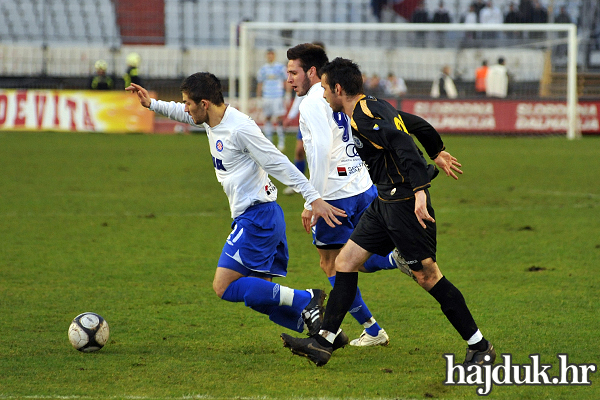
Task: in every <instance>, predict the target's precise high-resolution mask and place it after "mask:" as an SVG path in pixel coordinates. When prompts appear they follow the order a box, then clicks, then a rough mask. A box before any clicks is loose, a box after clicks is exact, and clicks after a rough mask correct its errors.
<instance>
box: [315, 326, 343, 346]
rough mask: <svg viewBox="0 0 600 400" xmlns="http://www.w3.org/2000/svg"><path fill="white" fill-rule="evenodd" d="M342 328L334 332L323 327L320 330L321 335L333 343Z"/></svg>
mask: <svg viewBox="0 0 600 400" xmlns="http://www.w3.org/2000/svg"><path fill="white" fill-rule="evenodd" d="M341 331H342V330H341V329H338V331H337V333H333V332H329V331H324V330H323V329H321V330H320V331H319V335H321V336H323V337H324V338H325V340H327V341H328V342H329V343H331V344H333V341H334V340H335V337H336V336H337V335H338V334H339V333H340V332H341Z"/></svg>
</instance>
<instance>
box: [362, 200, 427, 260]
mask: <svg viewBox="0 0 600 400" xmlns="http://www.w3.org/2000/svg"><path fill="white" fill-rule="evenodd" d="M425 192H426V193H427V210H428V211H429V215H431V216H432V217H433V218H434V219H435V213H434V210H433V207H431V198H430V196H429V192H428V191H427V190H426V191H425ZM425 225H426V226H427V229H423V227H422V226H421V224H419V221H418V220H417V216H416V215H415V199H414V197H413V198H412V199H409V200H404V201H385V200H382V199H381V198H379V197H378V198H376V199H375V200H374V201H373V203H371V205H370V206H369V208H368V209H367V211H365V213H364V214H363V216H362V217H361V219H360V221H359V222H358V225H357V226H356V229H355V230H354V232H353V233H352V235H351V236H350V239H351V240H352V241H353V242H355V243H356V244H358V245H359V246H360V247H362V248H363V249H365V250H367V251H369V252H371V253H375V254H379V255H381V256H387V255H388V254H389V253H390V251H392V250H393V249H394V247H397V248H398V250H399V251H400V253H401V254H402V256H403V257H404V259H405V260H406V261H407V263H408V265H409V267H410V268H411V269H414V270H420V269H421V268H422V266H421V261H422V260H425V259H427V258H430V257H431V258H433V260H434V261H435V259H436V258H435V252H436V245H437V241H436V225H435V223H433V222H429V221H425Z"/></svg>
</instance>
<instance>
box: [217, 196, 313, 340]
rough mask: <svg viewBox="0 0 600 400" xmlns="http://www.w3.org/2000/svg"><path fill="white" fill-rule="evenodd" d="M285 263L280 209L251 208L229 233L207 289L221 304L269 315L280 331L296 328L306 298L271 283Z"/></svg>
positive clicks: (308, 294)
mask: <svg viewBox="0 0 600 400" xmlns="http://www.w3.org/2000/svg"><path fill="white" fill-rule="evenodd" d="M287 260H288V252H287V241H286V238H285V222H284V220H283V212H282V211H281V208H280V207H279V206H278V205H277V204H276V203H266V204H261V205H259V206H254V207H251V208H250V209H248V210H247V211H246V212H245V213H244V214H242V216H240V217H238V218H236V220H235V221H234V230H233V231H232V232H231V234H230V235H229V237H228V239H227V241H226V243H225V246H224V247H223V251H222V253H221V257H220V258H219V262H218V266H217V271H216V273H215V278H214V281H213V288H214V290H215V292H216V293H217V295H218V296H219V297H220V298H222V299H223V300H226V301H231V302H244V304H245V305H246V306H247V307H250V308H253V309H255V310H257V311H260V312H263V313H269V316H270V317H271V314H273V317H272V319H273V320H274V322H277V323H279V324H280V325H283V326H286V327H296V326H298V321H299V318H300V317H301V314H302V311H303V310H304V308H305V307H306V306H307V305H308V304H309V303H310V301H311V298H312V293H311V292H310V291H306V290H295V289H291V288H289V287H286V286H282V285H279V284H276V283H273V282H271V279H272V278H273V277H277V276H279V277H283V276H285V275H286V273H287V271H286V269H287ZM278 307H285V309H284V310H277V308H278ZM291 329H293V328H291ZM295 330H298V329H297V328H296V329H295Z"/></svg>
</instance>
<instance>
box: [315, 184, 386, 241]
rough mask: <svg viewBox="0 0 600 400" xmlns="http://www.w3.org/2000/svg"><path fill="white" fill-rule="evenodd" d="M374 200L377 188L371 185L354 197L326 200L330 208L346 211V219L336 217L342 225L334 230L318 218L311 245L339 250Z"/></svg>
mask: <svg viewBox="0 0 600 400" xmlns="http://www.w3.org/2000/svg"><path fill="white" fill-rule="evenodd" d="M375 198H377V188H376V187H375V185H373V186H371V187H370V188H369V189H367V191H365V192H363V193H361V194H357V195H356V196H352V197H347V198H345V199H338V200H327V202H328V203H329V204H331V205H332V206H335V207H337V208H341V209H342V210H344V211H346V215H347V216H348V217H347V218H342V217H337V219H338V220H340V222H341V223H342V224H341V225H336V226H335V228H332V227H330V226H329V225H327V223H326V222H325V221H324V220H323V218H319V220H318V221H317V224H316V225H315V226H314V227H313V228H312V234H313V244H314V245H316V246H317V248H341V247H342V246H343V245H344V244H346V242H347V241H348V239H349V238H350V235H351V234H352V232H353V231H354V228H355V227H356V225H357V224H358V220H360V217H361V216H362V215H363V213H364V212H365V210H366V209H367V208H368V207H369V205H370V204H371V203H372V202H373V200H374V199H375Z"/></svg>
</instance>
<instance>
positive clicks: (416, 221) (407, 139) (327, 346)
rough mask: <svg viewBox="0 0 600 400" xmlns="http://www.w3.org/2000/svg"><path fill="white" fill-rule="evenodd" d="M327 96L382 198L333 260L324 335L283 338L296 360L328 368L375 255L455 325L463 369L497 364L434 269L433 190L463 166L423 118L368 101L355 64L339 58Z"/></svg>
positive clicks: (326, 83)
mask: <svg viewBox="0 0 600 400" xmlns="http://www.w3.org/2000/svg"><path fill="white" fill-rule="evenodd" d="M321 74H322V79H321V84H322V86H323V87H324V89H325V92H324V97H325V99H326V100H327V101H328V102H329V105H330V106H331V108H332V109H333V111H336V112H344V113H346V114H347V115H348V117H350V118H351V126H352V134H353V137H354V144H355V146H356V151H357V152H358V155H359V156H360V157H361V158H362V160H363V161H364V162H365V164H366V165H367V168H368V169H369V174H370V176H371V179H372V180H373V183H375V184H376V185H377V191H378V197H377V198H376V199H375V200H374V201H373V203H371V205H370V206H369V208H368V209H367V211H366V212H365V213H364V214H363V216H362V218H361V219H360V221H359V223H358V225H357V227H356V229H355V230H354V232H353V233H352V235H351V236H350V240H348V243H347V244H346V246H344V247H343V248H342V250H341V252H340V254H339V255H338V256H337V258H336V261H335V268H336V280H335V286H334V288H333V290H332V291H331V294H330V299H329V302H328V303H327V307H326V309H325V317H324V320H323V324H322V327H321V330H320V332H319V334H318V335H313V336H311V337H309V338H306V339H300V338H295V337H292V336H290V335H287V334H282V335H281V338H282V340H283V342H284V345H285V346H286V347H289V348H290V349H291V350H292V352H293V353H294V354H298V355H301V356H304V357H307V358H309V359H310V360H311V361H313V362H314V363H315V364H317V365H318V366H321V365H325V364H326V363H327V362H328V361H329V359H330V357H331V353H332V352H333V346H332V343H333V341H334V339H335V336H336V333H337V332H338V329H339V327H340V325H341V323H342V320H343V319H344V316H345V315H346V313H347V312H348V309H349V307H350V305H351V303H352V301H353V299H354V296H355V294H356V287H357V282H358V268H359V266H360V265H361V264H362V263H363V262H364V261H365V260H367V258H369V256H370V255H371V254H373V253H375V254H380V255H385V254H388V253H389V252H390V251H391V250H392V249H393V248H394V247H397V248H398V250H400V253H401V254H402V256H404V258H405V260H406V262H407V263H408V265H409V267H410V268H411V270H412V272H413V274H414V275H415V277H416V278H417V282H418V283H419V285H421V287H422V288H423V289H425V290H426V291H427V292H428V293H429V294H430V295H431V296H433V298H435V299H436V300H437V301H438V302H439V303H440V306H441V309H442V312H443V313H444V314H445V315H446V317H447V318H448V320H449V321H450V323H451V324H452V326H454V328H455V329H456V330H457V331H458V333H459V334H460V335H461V336H462V338H463V339H464V340H465V341H467V344H468V347H467V354H466V357H465V361H464V363H465V364H492V363H493V362H494V360H495V358H496V351H495V349H494V347H493V346H492V344H491V343H490V342H489V341H487V340H486V339H485V338H484V337H483V335H482V334H481V332H480V331H479V329H478V328H477V324H476V323H475V321H474V319H473V317H472V316H471V312H470V311H469V308H468V307H467V304H466V302H465V299H464V297H463V295H462V294H461V292H460V291H459V290H458V289H457V288H456V287H455V286H454V285H453V284H452V283H450V281H448V279H446V278H445V277H444V276H443V275H442V273H441V271H440V269H439V267H438V265H437V262H436V224H435V219H434V217H435V214H434V210H433V208H432V207H431V199H430V195H429V191H428V188H429V187H430V186H431V180H432V179H433V178H434V177H435V176H436V175H437V172H438V171H439V170H438V169H437V167H439V168H440V169H441V170H443V171H444V172H445V173H446V175H447V176H451V177H453V178H454V179H458V177H457V176H456V174H455V172H458V173H459V174H462V171H461V170H460V169H459V167H461V164H460V163H458V161H457V159H456V158H454V157H453V156H452V155H450V154H449V153H448V152H446V151H445V148H444V144H443V142H442V139H441V138H440V135H439V134H438V133H437V131H436V130H435V128H433V127H432V126H431V125H430V124H429V123H428V122H426V121H425V120H424V119H422V118H420V117H418V116H416V115H412V114H408V113H405V112H402V111H398V110H396V109H395V108H394V107H392V106H391V105H390V104H389V103H387V102H385V101H382V100H379V99H376V98H374V97H370V96H365V95H364V94H363V84H362V75H361V72H360V69H359V68H358V66H357V65H356V64H354V63H353V62H352V61H350V60H346V59H342V58H336V59H335V60H333V61H332V62H330V63H328V64H327V65H325V66H324V67H323V68H322V70H321ZM410 134H414V135H415V136H416V137H417V139H419V141H420V142H421V144H422V145H423V147H424V148H425V151H426V152H427V155H428V156H429V157H430V158H431V159H432V160H433V161H434V162H435V164H436V165H437V167H435V166H433V165H428V164H427V161H426V160H425V158H424V156H423V154H422V153H421V151H420V150H419V148H418V147H417V146H416V144H415V142H414V140H413V139H412V137H411V136H410Z"/></svg>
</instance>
